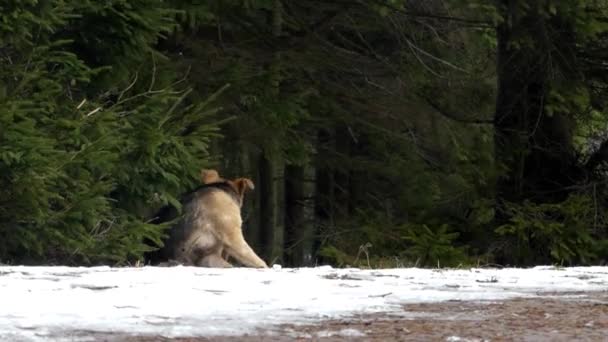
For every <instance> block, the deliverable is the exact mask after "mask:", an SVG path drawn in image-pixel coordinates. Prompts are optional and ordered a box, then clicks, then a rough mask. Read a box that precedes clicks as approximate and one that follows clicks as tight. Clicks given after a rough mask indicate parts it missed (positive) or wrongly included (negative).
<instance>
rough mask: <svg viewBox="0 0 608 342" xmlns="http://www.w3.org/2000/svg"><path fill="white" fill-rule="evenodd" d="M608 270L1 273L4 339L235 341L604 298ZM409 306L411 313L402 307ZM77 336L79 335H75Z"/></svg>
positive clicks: (7, 269)
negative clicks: (435, 310)
mask: <svg viewBox="0 0 608 342" xmlns="http://www.w3.org/2000/svg"><path fill="white" fill-rule="evenodd" d="M607 288H608V267H599V266H598V267H573V268H555V267H535V268H528V269H516V268H508V269H500V270H499V269H477V268H472V269H456V270H433V269H420V268H403V269H381V270H360V269H354V268H349V269H335V268H332V267H329V266H322V267H315V268H297V269H294V268H281V267H280V265H279V266H278V267H276V266H273V268H270V269H251V268H231V269H212V268H197V267H184V266H177V267H148V266H147V267H140V268H110V267H106V266H104V267H90V268H86V267H63V266H56V267H25V266H3V267H0V340H10V341H36V340H43V341H48V340H50V339H51V337H53V336H59V335H62V336H66V334H67V333H71V332H78V331H95V332H101V333H110V334H111V333H125V334H130V333H137V334H140V335H146V334H151V335H152V334H153V335H159V336H164V337H169V338H172V337H195V336H218V335H226V336H234V335H241V334H246V333H255V331H256V330H258V329H270V328H271V327H273V326H276V325H279V324H287V323H289V324H296V325H300V324H310V323H315V322H319V321H323V320H327V319H338V318H344V317H349V316H352V315H357V314H366V313H378V312H383V313H387V314H399V313H405V314H407V311H406V310H407V304H408V303H423V302H440V301H447V300H462V301H468V300H474V301H480V300H495V301H499V300H505V299H510V298H515V297H538V296H543V295H544V293H551V294H558V293H563V292H585V291H605V290H606V289H607ZM404 305H405V306H404ZM69 336H71V335H69Z"/></svg>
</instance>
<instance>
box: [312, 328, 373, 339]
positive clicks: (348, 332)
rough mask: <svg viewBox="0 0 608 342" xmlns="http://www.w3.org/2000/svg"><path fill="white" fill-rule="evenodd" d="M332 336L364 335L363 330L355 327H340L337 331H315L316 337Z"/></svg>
mask: <svg viewBox="0 0 608 342" xmlns="http://www.w3.org/2000/svg"><path fill="white" fill-rule="evenodd" d="M332 336H344V337H363V336H366V335H365V333H364V332H361V331H359V330H357V329H342V330H337V331H329V330H322V331H319V332H317V337H332Z"/></svg>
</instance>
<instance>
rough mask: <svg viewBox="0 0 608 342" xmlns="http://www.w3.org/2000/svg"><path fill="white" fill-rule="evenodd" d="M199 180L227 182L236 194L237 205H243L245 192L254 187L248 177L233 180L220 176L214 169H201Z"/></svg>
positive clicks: (204, 182) (211, 182) (209, 182)
mask: <svg viewBox="0 0 608 342" xmlns="http://www.w3.org/2000/svg"><path fill="white" fill-rule="evenodd" d="M201 181H202V182H203V184H213V183H220V184H221V183H224V184H227V185H228V186H229V187H230V188H231V189H232V190H233V191H234V192H235V193H236V194H237V196H238V202H239V206H242V205H243V199H244V198H245V192H247V190H253V189H255V186H254V185H253V181H251V179H249V178H242V177H241V178H236V179H234V180H230V179H224V178H222V177H220V175H219V173H218V172H217V171H216V170H201Z"/></svg>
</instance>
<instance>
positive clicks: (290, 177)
mask: <svg viewBox="0 0 608 342" xmlns="http://www.w3.org/2000/svg"><path fill="white" fill-rule="evenodd" d="M285 179H286V182H285V193H286V200H285V202H286V203H285V206H286V208H285V220H286V222H285V226H286V233H287V238H286V246H285V247H286V253H285V254H286V255H285V256H286V260H285V262H286V264H287V265H290V266H298V267H302V266H311V265H313V263H314V260H313V246H314V237H315V168H314V166H313V164H312V163H307V164H306V165H301V166H299V165H298V166H296V165H292V166H289V167H287V168H286V170H285Z"/></svg>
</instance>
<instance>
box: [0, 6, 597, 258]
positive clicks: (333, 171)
mask: <svg viewBox="0 0 608 342" xmlns="http://www.w3.org/2000/svg"><path fill="white" fill-rule="evenodd" d="M607 104H608V1H606V0H579V1H571V0H538V1H527V0H494V1H490V0H470V1H467V0H424V1H413V0H401V1H400V0H327V1H325V0H305V1H289V0H205V1H195V0H191V1H181V0H164V1H163V0H104V1H95V0H3V1H0V262H2V263H6V264H29V265H34V264H47V265H52V264H62V265H102V264H104V265H116V266H126V265H136V264H138V263H140V262H141V260H142V256H143V255H144V253H146V252H148V251H152V250H155V249H157V248H159V246H160V244H162V239H163V236H165V235H166V233H167V229H168V228H169V227H168V225H165V224H155V223H153V218H154V215H155V213H156V212H157V211H158V210H159V208H162V207H164V206H167V205H171V206H174V207H175V208H179V207H180V202H179V199H180V196H181V194H183V193H185V192H187V191H189V190H191V189H193V188H195V187H196V186H198V185H199V184H200V171H201V169H205V168H212V169H216V170H219V171H220V173H221V174H222V175H224V176H225V177H233V178H236V177H248V178H250V179H251V180H252V181H253V182H254V184H255V190H254V191H252V192H250V193H248V194H247V196H246V198H245V203H244V205H243V207H242V216H243V222H244V224H243V231H244V234H245V236H246V239H247V241H248V242H249V244H250V245H251V246H252V248H253V249H254V250H255V251H256V252H257V253H258V254H259V255H260V256H261V257H262V258H263V259H264V260H266V261H267V262H268V263H269V264H274V263H278V264H282V265H284V266H285V265H287V266H293V267H300V266H314V265H320V264H330V265H334V266H336V267H344V266H353V267H362V268H380V267H385V268H386V267H410V266H417V267H459V266H467V265H516V266H530V265H538V264H557V265H592V264H605V263H606V262H607V261H608V215H607V212H608V197H607V195H608V188H607V185H608V184H607V179H608V178H607V177H608V173H607V171H608V170H607V169H606V164H607V163H606V162H607V161H608V108H607Z"/></svg>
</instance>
